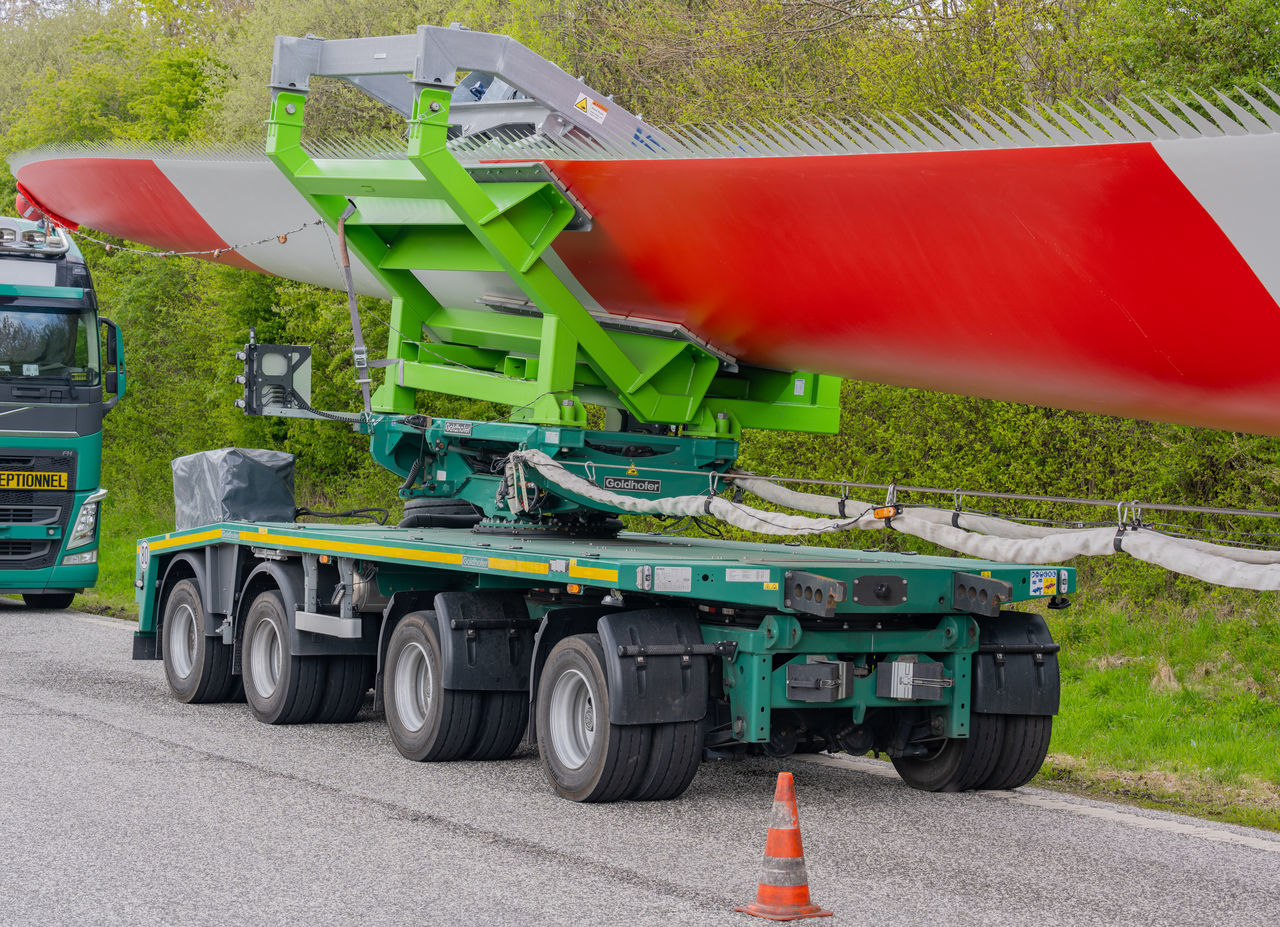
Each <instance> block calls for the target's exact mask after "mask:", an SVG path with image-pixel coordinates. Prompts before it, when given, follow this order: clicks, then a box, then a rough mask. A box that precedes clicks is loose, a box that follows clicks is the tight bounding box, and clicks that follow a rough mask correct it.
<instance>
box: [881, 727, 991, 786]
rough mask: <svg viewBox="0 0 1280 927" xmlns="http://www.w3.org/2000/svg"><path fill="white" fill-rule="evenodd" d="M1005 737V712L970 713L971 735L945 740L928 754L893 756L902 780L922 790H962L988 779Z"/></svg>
mask: <svg viewBox="0 0 1280 927" xmlns="http://www.w3.org/2000/svg"><path fill="white" fill-rule="evenodd" d="M1003 737H1004V717H1003V716H1002V715H981V714H978V713H977V712H974V713H973V714H972V715H970V716H969V736H968V737H963V738H961V737H957V738H954V739H951V740H944V741H942V742H941V745H940V746H939V747H938V748H937V749H936V750H934V751H933V752H931V753H930V754H928V755H927V756H910V757H894V758H893V766H894V768H895V769H896V770H898V775H900V776H901V777H902V781H904V782H905V783H907V785H909V786H911V787H912V788H913V789H920V790H921V791H922V792H963V791H965V790H966V789H971V788H974V787H975V786H977V785H978V784H979V783H980V782H985V781H986V779H987V777H988V776H990V775H991V771H992V770H993V769H994V768H995V764H996V760H997V759H998V757H999V753H1000V743H1001V739H1002V738H1003Z"/></svg>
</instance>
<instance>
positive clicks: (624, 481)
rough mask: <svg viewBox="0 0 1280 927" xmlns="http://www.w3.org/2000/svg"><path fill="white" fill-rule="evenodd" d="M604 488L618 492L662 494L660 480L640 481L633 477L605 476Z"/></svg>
mask: <svg viewBox="0 0 1280 927" xmlns="http://www.w3.org/2000/svg"><path fill="white" fill-rule="evenodd" d="M604 488H605V489H613V490H617V491H618V492H662V480H641V479H637V478H636V477H634V476H606V477H605V478H604Z"/></svg>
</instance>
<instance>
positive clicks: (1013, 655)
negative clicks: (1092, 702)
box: [973, 611, 1060, 715]
mask: <svg viewBox="0 0 1280 927" xmlns="http://www.w3.org/2000/svg"><path fill="white" fill-rule="evenodd" d="M979 627H980V628H981V629H982V631H981V636H980V637H979V639H978V652H977V653H976V654H974V658H973V710H974V711H977V712H982V713H984V714H1003V715H1056V714H1057V713H1058V698H1059V692H1060V684H1059V677H1058V649H1059V648H1058V645H1057V644H1055V643H1054V642H1053V637H1052V636H1051V635H1050V634H1049V626H1048V625H1046V624H1045V622H1044V619H1043V618H1042V617H1040V616H1039V615H1036V614H1033V613H1030V612H1009V611H1006V612H1001V613H1000V616H999V617H998V618H991V619H980V620H979Z"/></svg>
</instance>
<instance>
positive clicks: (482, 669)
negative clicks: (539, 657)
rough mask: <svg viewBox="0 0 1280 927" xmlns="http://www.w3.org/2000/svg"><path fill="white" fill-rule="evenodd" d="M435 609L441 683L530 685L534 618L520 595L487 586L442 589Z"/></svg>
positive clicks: (508, 688)
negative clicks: (530, 617) (469, 588)
mask: <svg viewBox="0 0 1280 927" xmlns="http://www.w3.org/2000/svg"><path fill="white" fill-rule="evenodd" d="M435 613H436V630H437V632H438V637H439V640H440V662H441V664H442V667H441V669H442V672H441V676H442V678H441V685H442V686H443V687H444V688H446V689H469V690H481V691H485V692H527V691H528V690H529V667H530V660H531V657H532V656H533V632H534V623H533V622H532V621H530V620H529V609H528V607H527V606H526V605H525V603H524V597H523V596H522V595H520V594H519V593H516V592H507V591H503V590H485V589H481V590H472V591H467V592H441V593H439V594H438V595H437V596H436V598H435Z"/></svg>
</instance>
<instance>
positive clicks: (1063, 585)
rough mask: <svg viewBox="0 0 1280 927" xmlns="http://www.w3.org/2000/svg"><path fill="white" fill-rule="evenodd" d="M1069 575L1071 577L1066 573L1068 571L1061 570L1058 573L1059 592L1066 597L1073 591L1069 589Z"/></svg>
mask: <svg viewBox="0 0 1280 927" xmlns="http://www.w3.org/2000/svg"><path fill="white" fill-rule="evenodd" d="M1068 575H1069V574H1068V573H1067V571H1066V570H1059V571H1058V592H1059V593H1062V594H1064V595H1065V594H1066V593H1068V592H1070V591H1071V590H1070V589H1068V588H1067V576H1068Z"/></svg>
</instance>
